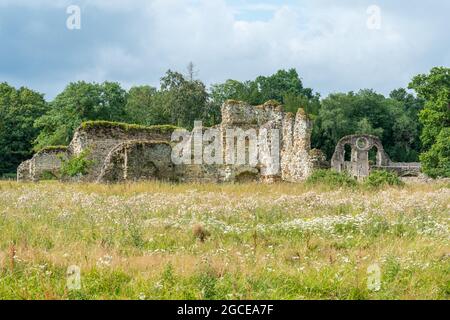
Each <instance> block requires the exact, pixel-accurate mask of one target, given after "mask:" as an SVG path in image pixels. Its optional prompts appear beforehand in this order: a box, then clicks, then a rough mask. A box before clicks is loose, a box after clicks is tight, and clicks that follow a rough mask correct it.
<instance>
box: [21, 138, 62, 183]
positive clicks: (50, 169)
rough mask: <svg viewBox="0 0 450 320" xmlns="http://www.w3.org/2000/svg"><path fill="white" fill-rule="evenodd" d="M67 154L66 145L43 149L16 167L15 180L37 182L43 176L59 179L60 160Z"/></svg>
mask: <svg viewBox="0 0 450 320" xmlns="http://www.w3.org/2000/svg"><path fill="white" fill-rule="evenodd" d="M67 156H68V154H67V148H66V147H52V148H46V149H43V150H41V151H39V152H37V153H36V154H35V155H34V156H33V158H31V159H30V160H27V161H25V162H23V163H22V164H21V165H20V166H19V167H18V169H17V180H18V181H33V182H37V181H39V180H41V179H42V178H43V177H45V178H49V177H53V179H59V178H60V169H61V165H62V160H64V159H67Z"/></svg>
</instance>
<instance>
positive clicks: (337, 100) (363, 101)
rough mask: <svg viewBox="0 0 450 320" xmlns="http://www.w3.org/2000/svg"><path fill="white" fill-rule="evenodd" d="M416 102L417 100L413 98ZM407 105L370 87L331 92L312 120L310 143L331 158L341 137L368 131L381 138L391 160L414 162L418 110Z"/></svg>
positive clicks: (416, 147)
mask: <svg viewBox="0 0 450 320" xmlns="http://www.w3.org/2000/svg"><path fill="white" fill-rule="evenodd" d="M393 95H395V92H394V93H393ZM416 104H417V105H418V104H420V102H417V101H415V102H414V105H416ZM408 108H409V106H408V105H407V104H406V103H405V102H404V101H401V100H397V99H392V98H385V97H384V96H383V95H381V94H378V93H376V92H374V91H373V90H367V89H366V90H361V91H359V92H358V93H354V92H349V93H347V94H345V93H335V94H331V95H329V96H328V97H327V98H325V99H323V100H322V106H321V108H320V111H319V115H318V117H317V118H316V121H315V123H314V129H313V146H314V147H316V148H320V149H322V150H323V151H324V152H325V153H326V154H327V156H328V157H329V158H330V157H331V156H332V155H333V152H334V148H335V146H336V144H337V142H338V141H339V140H340V139H341V138H342V137H344V136H346V135H350V134H371V135H375V136H378V137H379V138H380V139H381V140H382V142H383V145H384V148H385V150H386V151H387V152H388V154H389V155H390V156H391V157H392V158H393V159H394V160H396V161H405V162H407V161H417V159H418V152H419V149H420V145H419V144H418V143H417V140H418V136H419V123H418V121H417V110H415V111H411V112H409V111H408ZM418 108H419V107H418Z"/></svg>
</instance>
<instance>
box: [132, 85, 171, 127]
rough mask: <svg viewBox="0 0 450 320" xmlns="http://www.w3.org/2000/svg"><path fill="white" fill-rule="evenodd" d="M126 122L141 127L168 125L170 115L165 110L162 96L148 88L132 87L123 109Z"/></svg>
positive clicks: (154, 89) (153, 89)
mask: <svg viewBox="0 0 450 320" xmlns="http://www.w3.org/2000/svg"><path fill="white" fill-rule="evenodd" d="M125 112H126V114H127V117H126V119H127V122H130V123H136V124H141V125H146V126H149V125H158V124H168V123H169V122H170V115H169V112H168V110H166V109H165V104H164V94H163V93H161V92H159V91H158V90H157V89H156V88H153V87H150V86H139V87H132V88H131V89H130V91H129V92H128V99H127V104H126V107H125Z"/></svg>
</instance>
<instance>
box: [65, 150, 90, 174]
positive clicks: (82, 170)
mask: <svg viewBox="0 0 450 320" xmlns="http://www.w3.org/2000/svg"><path fill="white" fill-rule="evenodd" d="M88 155H89V151H83V152H82V153H80V155H78V156H76V157H72V158H70V159H69V160H62V166H61V175H62V176H66V177H71V178H73V177H76V176H80V175H85V174H86V173H87V172H88V170H89V168H90V167H91V166H92V164H93V161H92V160H89V159H87V157H88Z"/></svg>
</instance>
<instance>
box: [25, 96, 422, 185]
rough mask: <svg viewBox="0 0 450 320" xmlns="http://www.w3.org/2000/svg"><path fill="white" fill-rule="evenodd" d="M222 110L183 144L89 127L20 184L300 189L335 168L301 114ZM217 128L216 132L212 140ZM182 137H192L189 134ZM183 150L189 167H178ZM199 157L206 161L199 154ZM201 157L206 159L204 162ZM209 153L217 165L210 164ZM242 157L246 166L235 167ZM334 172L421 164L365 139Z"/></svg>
mask: <svg viewBox="0 0 450 320" xmlns="http://www.w3.org/2000/svg"><path fill="white" fill-rule="evenodd" d="M221 111H222V122H221V124H219V125H218V126H215V127H214V128H210V129H206V128H200V129H197V131H196V130H195V129H194V130H193V132H192V134H190V135H189V139H187V140H186V139H185V140H184V142H183V144H182V143H181V142H180V141H181V140H177V139H178V138H179V137H180V136H182V135H180V134H178V135H177V133H178V132H179V131H180V128H176V127H174V126H169V125H166V126H153V127H143V126H137V125H129V124H122V123H110V122H105V121H90V122H84V123H83V124H82V125H81V126H80V127H79V128H78V130H77V131H76V132H75V134H74V137H73V139H72V141H71V143H70V145H69V146H68V147H50V148H47V149H44V150H41V151H40V152H38V153H36V154H35V155H34V157H33V158H32V159H30V160H27V161H25V162H23V163H22V164H21V165H20V166H19V167H18V169H17V179H18V181H33V182H36V181H39V180H43V179H48V178H55V179H61V180H69V181H80V182H99V183H115V182H126V181H143V180H164V181H176V182H199V183H205V182H212V183H219V182H243V181H260V182H276V181H287V182H300V181H303V180H305V179H307V178H308V177H309V176H310V174H311V173H312V171H313V170H314V169H315V168H327V167H329V165H328V164H327V162H326V157H325V155H324V154H323V153H322V152H321V151H320V150H316V149H312V150H311V131H312V122H311V120H310V119H309V118H308V116H307V115H306V113H305V112H304V111H303V109H299V110H298V112H297V114H296V115H294V114H292V113H289V112H284V111H283V108H282V106H281V105H279V104H278V103H276V102H271V101H269V102H266V103H265V104H263V105H260V106H250V105H248V104H245V103H243V102H240V101H231V100H230V101H227V102H225V103H224V104H223V105H222V109H221ZM211 129H214V130H215V131H214V132H216V135H215V136H214V137H212V136H211V134H208V131H212V130H211ZM236 132H238V133H240V134H236ZM184 133H185V135H186V131H185V132H184ZM264 134H265V136H264ZM256 136H258V137H260V136H263V137H264V139H263V140H262V141H263V142H261V141H260V140H257V141H256V142H255V141H254V140H252V137H256ZM174 137H177V138H176V139H174ZM196 137H197V140H196ZM198 137H200V143H198ZM345 145H350V146H351V150H352V151H351V157H350V160H349V161H346V160H345ZM180 146H181V147H183V148H181V149H184V152H185V154H184V155H183V158H184V160H187V161H183V162H177V161H174V155H178V153H179V152H180V150H181V149H180ZM186 146H188V147H189V148H186ZM239 146H240V147H241V148H240V149H239ZM212 147H215V148H212ZM374 147H376V148H377V161H376V164H369V159H368V152H369V150H371V149H372V148H374ZM186 150H188V153H187V154H186ZM198 150H200V157H198V154H197V153H196V151H198ZM202 152H203V153H204V154H205V155H203V156H202V154H203V153H202ZM208 152H209V153H210V156H211V157H209V158H214V159H215V161H214V162H211V161H208V157H207V156H206V155H207V154H208ZM252 155H253V156H252ZM81 158H83V161H84V164H85V168H84V169H85V170H84V172H79V173H78V174H76V175H72V176H69V177H68V176H64V175H62V174H61V169H62V167H63V166H64V165H65V163H67V162H70V161H71V160H73V159H81ZM237 158H240V160H241V161H236V159H237ZM331 165H332V167H333V168H334V169H335V170H337V171H347V172H349V173H350V174H351V175H352V176H355V177H356V178H361V177H365V176H367V175H368V174H369V172H370V171H371V170H375V169H388V170H395V171H396V172H398V173H399V174H400V175H416V174H418V172H419V171H420V165H419V164H396V163H393V162H392V161H391V160H390V159H389V156H388V155H387V154H386V153H385V152H384V149H383V146H382V145H381V142H380V141H379V139H378V138H376V137H373V136H367V135H361V136H349V137H345V138H343V139H342V140H341V141H340V142H339V144H338V146H337V147H336V152H335V154H334V156H333V159H332V161H331Z"/></svg>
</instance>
